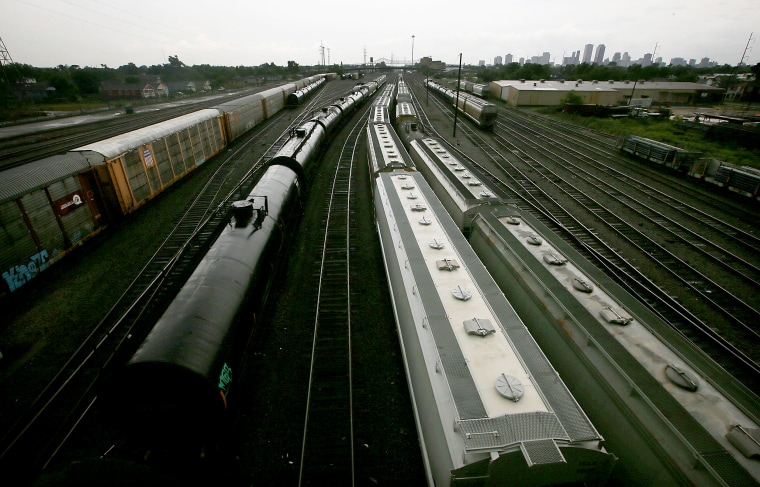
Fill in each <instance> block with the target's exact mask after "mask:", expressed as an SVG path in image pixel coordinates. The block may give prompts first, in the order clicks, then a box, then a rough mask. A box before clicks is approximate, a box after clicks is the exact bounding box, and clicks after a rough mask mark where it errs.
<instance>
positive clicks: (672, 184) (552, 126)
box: [497, 108, 757, 221]
mask: <svg viewBox="0 0 760 487" xmlns="http://www.w3.org/2000/svg"><path fill="white" fill-rule="evenodd" d="M499 116H500V120H499V121H497V127H498V128H499V129H504V130H506V129H507V128H508V127H509V126H512V125H514V124H518V125H520V126H524V127H526V128H529V130H530V132H531V133H533V134H535V135H536V136H537V137H540V138H542V139H543V140H544V141H545V142H546V143H547V144H550V145H552V146H559V147H562V150H565V149H569V150H570V151H571V152H570V153H574V154H578V155H579V157H582V158H583V160H584V162H586V163H588V164H595V165H597V166H598V167H599V168H600V171H605V172H609V173H610V174H614V175H618V174H622V175H632V176H633V175H635V176H636V179H645V180H647V181H652V182H656V183H657V186H658V187H660V188H665V189H667V190H668V191H675V192H678V193H681V194H683V195H687V196H688V197H689V199H690V200H693V201H695V202H696V204H695V205H692V208H694V211H696V212H700V213H704V214H705V215H708V216H709V213H707V212H705V211H703V210H702V208H713V209H715V210H717V211H719V212H725V209H726V208H725V206H726V205H727V204H728V205H729V206H730V208H731V212H732V213H733V214H735V215H736V217H738V218H740V219H743V220H746V221H757V215H756V212H753V211H751V209H750V208H748V207H747V206H746V203H747V201H746V198H743V197H740V198H741V199H742V201H740V202H738V201H737V202H734V201H727V200H726V199H720V200H719V199H716V198H715V190H716V189H717V188H716V187H714V186H710V187H709V188H707V189H706V188H704V187H701V186H700V185H699V184H698V182H697V181H696V180H694V179H689V178H683V177H666V178H663V177H662V176H663V172H665V173H668V174H669V175H673V174H675V171H673V170H670V169H669V168H665V167H663V166H661V165H656V164H654V163H650V162H649V161H638V160H632V159H631V158H629V157H627V156H623V155H621V153H620V150H619V148H618V144H617V142H616V141H614V142H610V143H604V142H602V143H600V142H599V141H598V140H597V139H596V138H593V137H589V136H588V133H589V132H588V130H587V129H579V128H577V127H575V129H572V130H568V129H567V128H566V127H567V124H565V123H563V122H559V121H555V120H552V119H549V118H547V117H543V116H540V115H538V114H530V113H527V112H525V111H524V110H520V109H513V108H502V109H501V110H500V112H499ZM608 139H609V140H610V141H611V140H613V139H614V138H613V137H611V136H608ZM584 153H585V156H584V155H582V154H584ZM591 155H593V157H591ZM621 166H622V167H623V170H621V169H620V168H621ZM679 175H680V173H679ZM730 196H734V195H733V194H731V195H730ZM710 218H712V217H710Z"/></svg>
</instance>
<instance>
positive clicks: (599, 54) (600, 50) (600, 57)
mask: <svg viewBox="0 0 760 487" xmlns="http://www.w3.org/2000/svg"><path fill="white" fill-rule="evenodd" d="M603 62H604V44H599V45H598V46H596V55H594V64H597V65H599V66H601V65H602V64H603Z"/></svg>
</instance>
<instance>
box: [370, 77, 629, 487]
mask: <svg viewBox="0 0 760 487" xmlns="http://www.w3.org/2000/svg"><path fill="white" fill-rule="evenodd" d="M401 96H402V91H401V90H399V100H400V99H401ZM391 112H392V109H391V107H378V106H376V107H375V110H374V111H373V113H372V115H371V116H370V119H369V123H368V126H367V147H368V150H367V152H368V164H369V168H370V171H371V173H372V174H373V175H374V176H373V183H372V185H373V191H374V202H375V218H376V226H377V232H378V235H379V238H380V241H381V245H382V251H383V257H384V261H385V267H386V273H387V276H388V283H389V287H390V290H391V298H392V300H393V309H394V313H395V315H396V324H397V328H398V334H399V339H400V344H401V350H402V355H403V359H404V365H405V369H406V374H407V380H408V382H409V390H410V395H411V398H412V405H413V408H414V414H415V420H416V423H417V430H418V435H419V439H420V445H421V448H422V453H423V459H424V467H425V471H426V475H427V479H428V484H429V485H431V486H433V485H435V486H438V487H445V486H449V485H451V486H453V485H483V486H485V485H493V486H496V485H521V486H542V485H576V484H577V485H588V486H592V485H604V484H605V482H606V481H607V479H608V478H609V476H610V473H611V471H612V470H613V467H614V465H615V463H616V457H615V456H614V455H613V454H611V453H609V452H608V451H607V450H606V449H605V447H604V438H603V437H602V436H601V435H600V434H599V433H598V432H597V430H596V429H595V427H594V425H593V424H592V422H591V421H589V419H588V418H587V416H586V414H585V413H584V411H583V409H582V408H581V407H580V406H579V405H578V403H577V402H576V400H575V399H574V398H573V396H572V395H571V393H570V392H569V390H568V389H567V388H566V387H565V384H564V383H563V381H562V379H561V378H560V376H559V374H558V372H557V371H556V370H555V369H554V368H553V367H552V366H551V365H550V363H549V361H548V360H547V359H546V357H545V356H544V354H543V352H542V351H541V349H540V348H539V347H538V345H537V344H536V342H535V341H534V340H533V338H532V337H531V335H530V333H529V332H528V330H527V328H526V326H525V324H524V323H523V322H522V320H521V319H520V318H519V316H518V315H517V313H516V312H515V311H514V309H513V308H512V305H511V304H510V302H509V301H507V299H506V298H505V297H504V295H503V294H502V293H501V292H500V291H499V289H498V287H497V286H496V283H495V282H494V280H493V279H492V278H491V276H490V275H489V273H488V271H487V269H486V268H485V267H484V266H483V264H482V262H481V261H480V260H479V259H478V257H477V256H476V255H475V253H474V252H473V250H472V248H471V247H470V245H469V244H468V243H467V240H466V239H465V238H464V236H463V234H462V233H461V231H460V229H459V227H458V226H457V224H456V223H455V222H454V221H453V220H452V218H451V217H450V216H449V214H448V212H447V211H446V209H445V208H444V206H443V205H442V203H441V201H440V200H439V198H438V197H437V196H436V194H435V193H434V192H433V190H432V189H431V187H430V185H429V184H428V183H427V181H426V180H425V179H424V177H423V176H422V174H421V173H420V172H418V171H417V170H416V168H415V164H414V162H413V161H412V159H411V157H410V156H409V154H408V153H407V151H406V149H405V148H404V146H403V145H402V143H401V140H400V139H399V138H398V135H397V133H396V131H395V130H394V129H393V126H392V124H391V120H390V119H389V118H388V115H389V114H390V113H391Z"/></svg>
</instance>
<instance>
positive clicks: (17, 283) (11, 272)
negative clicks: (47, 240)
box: [3, 250, 50, 292]
mask: <svg viewBox="0 0 760 487" xmlns="http://www.w3.org/2000/svg"><path fill="white" fill-rule="evenodd" d="M49 261H50V254H49V253H48V251H47V250H42V251H40V252H37V253H36V254H34V255H33V256H31V257H30V259H29V262H27V263H26V264H18V265H14V266H13V267H11V268H10V269H8V270H7V271H5V272H3V279H5V282H6V283H7V284H8V288H9V289H10V290H11V292H12V291H15V290H16V289H18V288H19V287H21V286H23V285H24V284H26V283H27V282H29V281H30V280H32V279H33V278H34V277H36V276H37V274H39V273H40V272H41V271H43V270H45V269H46V268H47V266H48V264H49Z"/></svg>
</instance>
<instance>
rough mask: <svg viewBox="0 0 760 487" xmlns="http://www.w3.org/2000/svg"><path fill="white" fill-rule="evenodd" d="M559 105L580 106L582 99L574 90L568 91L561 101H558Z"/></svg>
mask: <svg viewBox="0 0 760 487" xmlns="http://www.w3.org/2000/svg"><path fill="white" fill-rule="evenodd" d="M559 104H560V105H582V104H583V97H582V96H581V95H579V94H578V93H576V92H575V90H570V91H568V92H567V94H566V95H565V96H564V97H562V99H561V100H560V101H559Z"/></svg>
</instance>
